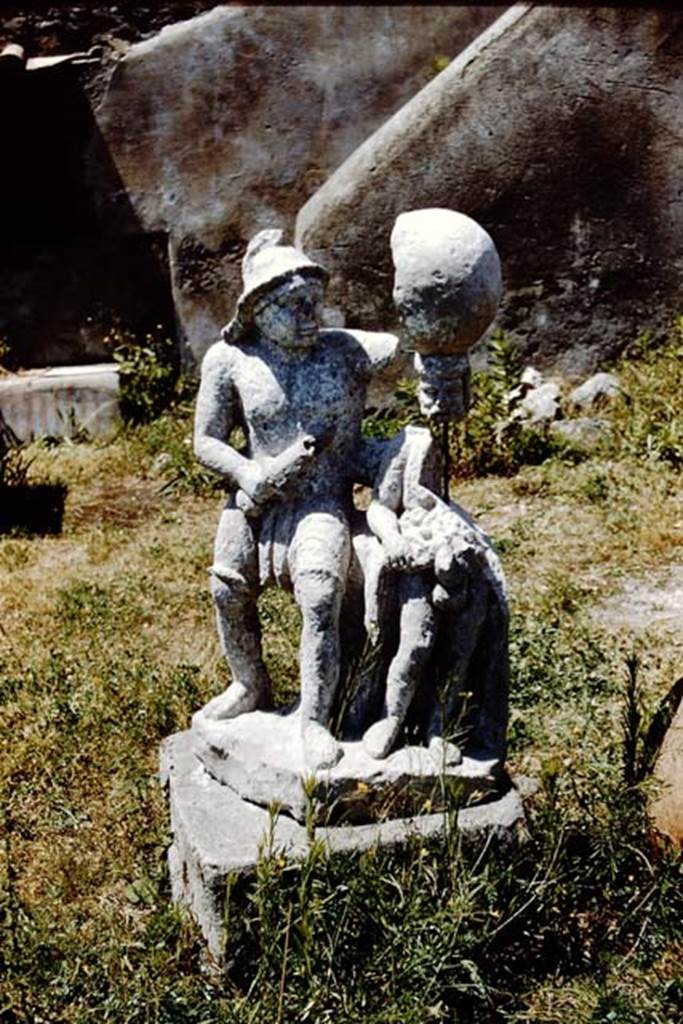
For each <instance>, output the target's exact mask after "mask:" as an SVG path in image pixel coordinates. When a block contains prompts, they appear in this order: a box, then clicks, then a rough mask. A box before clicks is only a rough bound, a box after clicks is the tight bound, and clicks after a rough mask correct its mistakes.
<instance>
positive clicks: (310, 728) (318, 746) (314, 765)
mask: <svg viewBox="0 0 683 1024" xmlns="http://www.w3.org/2000/svg"><path fill="white" fill-rule="evenodd" d="M302 742H303V747H304V762H305V764H306V767H307V768H308V769H310V771H312V772H317V771H322V769H324V768H334V766H335V764H337V762H338V761H339V760H340V759H341V756H342V753H343V751H342V748H341V745H340V744H339V743H337V741H336V740H335V738H334V736H332V734H331V733H330V732H328V730H327V729H326V728H325V727H324V726H323V725H320V723H319V722H307V723H306V725H305V727H304V729H303V733H302Z"/></svg>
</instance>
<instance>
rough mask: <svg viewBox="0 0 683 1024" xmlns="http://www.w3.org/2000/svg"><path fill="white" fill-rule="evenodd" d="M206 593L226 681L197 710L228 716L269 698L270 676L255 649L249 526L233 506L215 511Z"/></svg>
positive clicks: (256, 622)
mask: <svg viewBox="0 0 683 1024" xmlns="http://www.w3.org/2000/svg"><path fill="white" fill-rule="evenodd" d="M211 592H212V594H213V599H214V604H215V606H216V625H217V628H218V636H219V639H220V643H221V648H222V650H223V653H224V654H225V657H226V659H227V661H228V665H229V666H230V672H231V674H232V683H231V684H230V686H229V687H228V689H227V690H225V691H224V692H223V693H221V694H219V695H218V696H217V697H214V698H213V700H210V701H209V703H208V704H206V705H205V707H204V708H203V713H204V714H205V715H207V716H208V717H210V718H219V719H220V718H234V717H236V716H237V715H241V714H243V713H244V712H247V711H254V710H255V709H256V708H259V707H264V706H267V705H268V703H269V702H270V680H269V678H268V673H267V671H266V667H265V665H264V664H263V657H262V653H261V627H260V624H259V619H258V612H257V609H256V598H257V596H258V563H257V555H256V544H255V538H254V536H253V531H252V527H251V525H250V523H249V521H248V520H247V518H246V516H245V515H244V514H243V513H242V512H240V511H239V509H234V508H226V509H224V510H223V513H222V514H221V518H220V522H219V525H218V531H217V533H216V542H215V546H214V563H213V566H212V568H211Z"/></svg>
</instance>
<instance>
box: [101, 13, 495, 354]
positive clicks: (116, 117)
mask: <svg viewBox="0 0 683 1024" xmlns="http://www.w3.org/2000/svg"><path fill="white" fill-rule="evenodd" d="M497 13H498V11H497V9H496V8H488V7H481V8H480V7H467V8H457V7H456V8H452V7H448V6H443V7H427V8H425V7H419V6H403V5H399V6H368V7H362V6H357V5H352V6H345V5H338V6H317V5H313V6H285V7H281V6H268V5H262V6H237V5H235V6H233V5H222V6H219V7H217V8H216V9H215V10H213V11H210V12H209V13H207V14H204V15H202V16H199V17H197V18H194V19H192V20H190V21H187V22H181V23H178V24H176V25H173V26H168V27H167V28H165V29H164V30H162V32H160V33H159V34H158V35H156V36H154V37H153V38H151V39H149V40H145V41H143V42H140V43H137V44H135V45H134V46H132V47H130V49H129V50H128V52H127V53H126V54H125V56H124V57H123V59H122V60H121V61H120V62H119V63H118V64H117V66H116V67H115V69H114V73H113V75H112V78H111V81H110V83H109V87H108V90H107V92H106V95H105V96H104V98H103V101H102V103H101V105H100V107H99V109H98V110H97V111H96V117H97V121H98V125H99V128H100V130H101V132H102V134H103V136H104V139H105V142H106V153H107V155H108V158H111V160H112V161H113V163H114V164H115V166H116V173H117V175H118V176H119V182H118V187H119V193H118V194H117V193H116V191H115V190H114V189H113V187H112V181H111V174H110V169H109V168H107V167H106V166H104V164H102V167H101V168H99V169H98V164H97V162H96V161H95V160H94V159H93V160H92V161H91V178H92V179H93V183H94V186H95V192H96V194H97V195H99V196H100V204H99V205H100V206H101V208H102V214H103V216H104V217H105V220H107V221H108V222H109V223H113V222H115V213H116V206H117V202H119V200H121V199H122V198H123V199H124V200H125V202H126V203H129V204H130V205H131V207H132V210H133V212H134V215H135V217H136V219H137V221H138V225H139V228H140V229H141V230H143V231H151V232H155V231H162V232H168V233H169V235H170V260H171V272H172V284H173V294H174V299H175V303H176V309H177V313H178V316H179V321H180V326H181V328H182V331H183V332H184V335H185V339H186V341H187V344H188V345H189V347H190V350H191V351H192V353H194V356H195V358H196V359H197V360H199V359H200V357H201V356H202V355H203V353H204V351H205V350H206V348H207V347H208V346H209V345H210V344H211V342H212V341H214V340H215V338H216V337H217V335H218V331H219V329H220V327H221V326H222V325H223V324H224V323H225V321H226V320H227V318H228V315H229V312H230V309H231V307H232V305H233V303H234V300H235V298H236V297H237V294H238V292H239V287H240V281H239V259H240V257H241V256H242V253H243V251H244V247H245V245H246V241H247V239H248V238H249V237H250V236H251V235H252V234H253V233H254V232H256V231H257V230H259V229H262V228H266V227H268V228H273V227H283V226H284V227H288V226H291V225H292V224H293V221H294V217H295V215H296V211H297V209H298V208H299V207H300V206H301V204H302V203H303V202H304V201H305V200H306V199H307V198H308V197H309V196H310V195H311V194H312V192H313V191H314V190H315V189H316V188H317V187H318V186H319V185H320V184H321V183H322V182H323V181H324V180H325V178H326V177H327V176H328V175H329V174H330V172H331V171H332V170H333V169H334V168H335V167H336V166H338V164H340V163H341V162H342V160H344V159H345V158H346V157H347V156H348V154H349V153H351V152H352V151H353V149H354V148H355V147H356V146H358V145H359V144H360V143H361V142H362V141H363V139H364V138H365V137H366V136H367V135H368V134H370V133H371V132H372V131H373V130H374V129H375V128H376V127H377V126H378V125H380V124H381V123H382V122H383V121H384V120H385V119H386V118H387V117H388V116H389V115H390V114H392V113H393V112H394V111H395V110H396V109H398V108H399V107H400V106H401V104H402V103H404V102H405V101H406V100H407V99H408V98H409V97H410V96H411V95H413V94H414V93H415V92H416V91H417V90H418V89H420V88H421V87H422V85H423V84H424V82H425V81H426V80H427V79H428V78H429V76H430V74H432V73H433V72H432V62H433V61H434V58H435V57H436V56H438V55H439V54H442V53H444V51H445V53H446V56H448V57H453V56H454V55H455V54H456V53H458V52H459V51H460V50H461V49H462V48H463V46H465V45H466V44H467V43H468V42H469V41H470V40H471V39H472V38H474V36H476V35H477V34H478V32H479V31H481V29H482V28H484V27H485V26H486V25H487V24H489V23H490V22H491V21H492V20H493V18H495V16H496V15H497ZM94 156H95V154H93V157H94ZM98 175H100V178H101V184H100V185H98V183H97V178H98ZM108 207H110V208H111V209H110V210H109V211H108V209H107V208H108ZM329 315H330V318H333V317H334V316H335V315H337V316H338V313H337V314H335V313H334V312H331V313H330V314H329Z"/></svg>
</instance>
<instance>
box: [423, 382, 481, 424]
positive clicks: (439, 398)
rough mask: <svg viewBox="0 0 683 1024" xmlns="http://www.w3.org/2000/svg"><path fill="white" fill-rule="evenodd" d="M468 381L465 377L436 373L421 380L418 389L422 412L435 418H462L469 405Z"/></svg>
mask: <svg viewBox="0 0 683 1024" xmlns="http://www.w3.org/2000/svg"><path fill="white" fill-rule="evenodd" d="M467 383H468V382H467V379H466V378H465V377H463V378H460V379H456V380H454V379H453V378H451V377H442V378H440V377H437V376H436V375H431V376H430V377H428V378H426V379H422V380H420V383H419V385H418V390H417V400H418V402H419V405H420V412H421V413H422V415H423V416H428V417H429V418H430V419H433V420H459V419H462V417H463V416H464V415H465V413H466V412H467V408H468V405H469V395H468V388H467Z"/></svg>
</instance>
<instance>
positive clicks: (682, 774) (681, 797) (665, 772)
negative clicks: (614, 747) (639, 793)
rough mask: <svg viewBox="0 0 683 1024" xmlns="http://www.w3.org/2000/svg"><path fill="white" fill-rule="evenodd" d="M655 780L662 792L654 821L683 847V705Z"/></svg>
mask: <svg viewBox="0 0 683 1024" xmlns="http://www.w3.org/2000/svg"><path fill="white" fill-rule="evenodd" d="M654 777H655V780H656V781H657V783H658V784H659V787H660V789H659V795H658V796H657V798H656V799H655V800H654V801H653V802H652V804H651V805H650V814H651V816H652V819H653V821H654V823H655V825H656V827H657V828H658V829H659V831H660V832H663V833H664V834H665V835H667V836H669V837H670V838H671V839H673V840H674V842H676V843H678V844H679V845H680V846H683V702H682V703H680V704H679V706H678V711H677V712H676V715H675V717H674V720H673V721H672V723H671V725H670V726H669V729H668V731H667V733H666V736H665V737H664V742H663V744H662V749H661V751H660V753H659V757H658V758H657V763H656V765H655V770H654Z"/></svg>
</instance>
